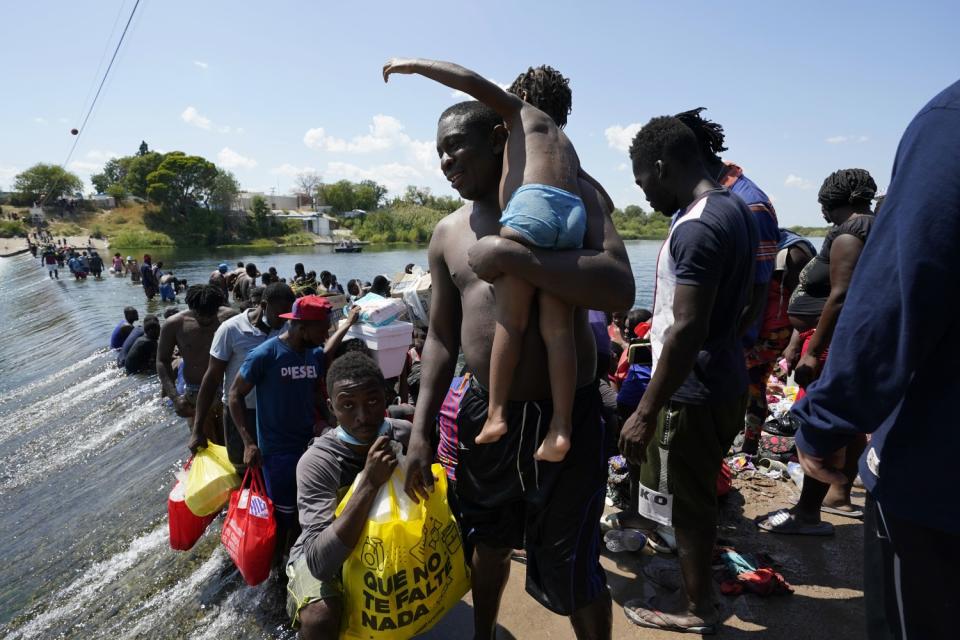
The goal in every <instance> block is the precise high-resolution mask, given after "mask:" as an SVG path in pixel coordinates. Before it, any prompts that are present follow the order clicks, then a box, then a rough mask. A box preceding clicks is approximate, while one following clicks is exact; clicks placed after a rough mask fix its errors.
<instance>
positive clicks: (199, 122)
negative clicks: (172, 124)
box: [180, 107, 211, 130]
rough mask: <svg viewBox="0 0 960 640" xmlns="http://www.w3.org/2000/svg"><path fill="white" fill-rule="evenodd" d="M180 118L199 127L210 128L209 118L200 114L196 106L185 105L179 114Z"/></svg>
mask: <svg viewBox="0 0 960 640" xmlns="http://www.w3.org/2000/svg"><path fill="white" fill-rule="evenodd" d="M180 119H181V120H183V121H184V122H186V123H187V124H190V125H193V126H195V127H198V128H200V129H207V130H209V129H210V125H211V122H210V118H207V117H206V116H202V115H200V112H199V111H197V108H196V107H187V108H186V109H184V110H183V113H181V114H180Z"/></svg>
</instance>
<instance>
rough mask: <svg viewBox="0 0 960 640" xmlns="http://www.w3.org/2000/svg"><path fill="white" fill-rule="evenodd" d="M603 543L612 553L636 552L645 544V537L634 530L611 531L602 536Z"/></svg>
mask: <svg viewBox="0 0 960 640" xmlns="http://www.w3.org/2000/svg"><path fill="white" fill-rule="evenodd" d="M603 543H604V544H605V545H606V546H607V549H608V550H610V551H613V552H614V553H619V552H621V551H638V550H639V549H642V548H643V545H645V544H647V536H645V535H644V534H643V533H642V532H640V531H637V530H636V529H613V530H612V531H608V532H607V533H606V535H604V536H603Z"/></svg>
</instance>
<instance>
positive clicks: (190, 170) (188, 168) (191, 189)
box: [143, 153, 218, 217]
mask: <svg viewBox="0 0 960 640" xmlns="http://www.w3.org/2000/svg"><path fill="white" fill-rule="evenodd" d="M148 155H149V154H148ZM143 157H144V158H146V157H147V156H143ZM217 172H218V170H217V167H216V166H215V165H214V164H213V163H212V162H209V161H208V160H205V159H204V158H201V157H200V156H187V155H183V154H181V153H170V154H167V156H166V157H165V158H164V159H163V162H161V163H160V166H159V167H157V170H156V171H154V172H152V173H150V174H149V175H147V197H148V198H149V199H150V201H151V202H155V203H156V204H158V205H160V207H161V208H162V209H163V210H164V211H165V212H166V213H168V214H176V215H179V216H181V217H186V216H187V215H188V214H189V213H190V211H191V210H192V209H194V208H195V207H198V206H209V202H210V197H211V195H212V193H213V188H214V183H215V181H216V178H217Z"/></svg>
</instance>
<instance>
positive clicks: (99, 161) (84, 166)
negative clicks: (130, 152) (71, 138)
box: [69, 149, 120, 174]
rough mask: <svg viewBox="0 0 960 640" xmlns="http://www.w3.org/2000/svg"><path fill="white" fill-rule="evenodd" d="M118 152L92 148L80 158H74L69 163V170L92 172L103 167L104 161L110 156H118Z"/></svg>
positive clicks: (96, 171)
mask: <svg viewBox="0 0 960 640" xmlns="http://www.w3.org/2000/svg"><path fill="white" fill-rule="evenodd" d="M118 157H120V154H119V153H117V152H116V151H103V150H100V149H92V150H90V151H88V152H87V155H85V156H84V157H83V159H81V160H74V161H73V162H71V163H70V166H69V168H70V170H71V171H76V172H78V173H87V174H94V173H98V172H99V171H100V170H101V169H103V165H104V163H105V162H106V161H107V160H109V159H110V158H118Z"/></svg>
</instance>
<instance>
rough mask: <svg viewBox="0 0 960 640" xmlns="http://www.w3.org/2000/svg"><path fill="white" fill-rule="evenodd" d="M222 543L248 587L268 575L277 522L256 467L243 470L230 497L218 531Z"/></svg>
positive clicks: (261, 477) (271, 503) (275, 539)
mask: <svg viewBox="0 0 960 640" xmlns="http://www.w3.org/2000/svg"><path fill="white" fill-rule="evenodd" d="M220 539H221V540H222V541H223V546H225V547H226V548H227V553H229V554H230V557H231V558H232V559H233V563H234V564H235V565H237V569H239V570H240V575H242V576H243V580H244V581H245V582H246V583H247V584H248V585H250V586H253V585H256V584H260V583H261V582H263V581H264V580H266V579H267V577H268V576H269V575H270V564H271V562H272V561H273V547H274V544H276V541H277V525H276V523H275V522H274V520H273V502H271V501H270V498H268V497H267V491H266V489H265V488H264V485H263V475H262V474H261V473H260V469H252V468H250V469H247V473H246V474H245V475H244V476H243V482H241V483H240V488H239V489H237V490H236V491H234V492H233V494H231V496H230V509H229V510H228V511H227V519H226V520H224V522H223V532H222V533H221V534H220Z"/></svg>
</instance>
